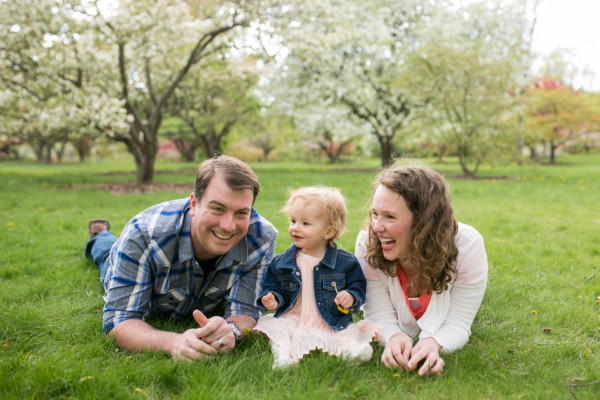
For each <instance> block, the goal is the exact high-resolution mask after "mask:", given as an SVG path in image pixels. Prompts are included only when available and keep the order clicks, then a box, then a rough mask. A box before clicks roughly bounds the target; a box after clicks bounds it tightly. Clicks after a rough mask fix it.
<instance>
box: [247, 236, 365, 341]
mask: <svg viewBox="0 0 600 400" xmlns="http://www.w3.org/2000/svg"><path fill="white" fill-rule="evenodd" d="M296 250H297V249H296V246H295V245H291V246H290V247H289V248H288V249H287V250H286V251H285V252H284V253H281V254H278V255H277V256H275V258H274V259H273V261H271V263H270V264H269V268H268V270H267V273H266V275H265V278H264V281H263V286H262V291H261V292H260V294H259V296H258V300H257V302H258V305H259V307H260V308H261V309H262V310H266V309H265V308H264V307H263V306H262V303H261V301H260V299H262V297H263V296H265V295H266V294H268V293H273V295H274V296H275V297H276V298H277V302H278V303H279V304H278V305H277V308H276V311H275V317H279V316H281V315H283V314H285V313H286V312H287V311H289V310H290V309H291V308H292V306H293V305H294V303H295V302H296V299H297V298H298V294H300V289H301V286H302V276H301V274H300V269H299V268H298V265H297V264H296ZM313 278H314V291H315V301H316V303H317V309H318V310H319V314H321V317H322V318H323V319H324V320H325V322H327V324H328V325H329V326H330V327H331V328H332V329H334V330H338V331H339V330H342V329H345V328H346V327H347V326H348V325H350V324H351V323H352V313H353V312H356V311H357V310H358V309H359V308H360V307H361V306H362V305H363V303H364V301H365V294H366V291H367V281H366V279H365V276H364V274H363V272H362V269H361V267H360V264H359V263H358V260H357V259H356V257H355V256H354V254H352V253H349V252H347V251H345V250H341V249H338V248H335V247H330V246H328V247H327V251H326V252H325V257H323V259H322V260H321V261H320V262H319V264H317V265H316V266H315V267H314V269H313ZM334 282H335V286H336V287H337V290H338V291H340V292H341V291H342V290H346V291H348V292H349V293H350V294H352V296H354V299H355V301H354V304H352V306H351V307H350V313H348V314H344V313H343V312H341V311H340V310H338V309H337V305H336V304H335V303H334V299H335V297H336V296H337V293H336V291H335V289H336V288H335V287H334V286H333V285H332V284H333V283H334Z"/></svg>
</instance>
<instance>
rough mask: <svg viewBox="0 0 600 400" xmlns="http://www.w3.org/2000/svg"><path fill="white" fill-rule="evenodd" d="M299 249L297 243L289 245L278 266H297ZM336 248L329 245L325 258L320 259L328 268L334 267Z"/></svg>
mask: <svg viewBox="0 0 600 400" xmlns="http://www.w3.org/2000/svg"><path fill="white" fill-rule="evenodd" d="M297 250H298V248H297V247H296V245H295V244H293V245H291V246H290V247H288V249H287V250H286V251H285V253H284V255H283V257H282V258H281V261H280V262H279V264H277V268H288V269H294V268H296V251H297ZM335 250H336V247H331V246H327V250H326V251H325V256H324V257H323V259H322V260H321V261H319V264H320V265H323V266H325V267H327V268H331V269H334V268H335V262H336V258H337V252H336V251H335Z"/></svg>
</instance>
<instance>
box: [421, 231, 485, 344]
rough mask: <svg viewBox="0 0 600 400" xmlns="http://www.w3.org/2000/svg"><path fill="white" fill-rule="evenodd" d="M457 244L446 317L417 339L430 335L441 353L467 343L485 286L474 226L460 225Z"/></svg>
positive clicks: (482, 256)
mask: <svg viewBox="0 0 600 400" xmlns="http://www.w3.org/2000/svg"><path fill="white" fill-rule="evenodd" d="M457 246H458V257H457V276H456V279H455V281H454V283H453V285H452V287H451V288H450V296H449V307H448V313H447V315H446V318H445V320H444V322H443V323H442V325H441V326H440V327H439V329H438V330H437V331H436V332H433V333H432V332H427V331H426V329H423V330H422V331H421V333H420V334H419V339H423V338H425V337H433V338H434V339H435V340H436V341H437V342H438V343H439V344H440V345H441V346H443V349H442V351H443V352H451V351H454V350H458V349H460V348H462V347H463V346H464V345H465V344H466V343H467V341H468V340H469V336H470V335H471V325H472V324H473V319H474V318H475V315H476V314H477V311H478V310H479V306H480V305H481V302H482V300H483V296H484V294H485V289H486V286H487V276H488V263H487V255H486V252H485V247H484V242H483V237H482V236H481V235H480V234H479V232H477V230H475V229H474V228H472V227H470V226H468V225H464V224H460V229H459V236H458V237H457Z"/></svg>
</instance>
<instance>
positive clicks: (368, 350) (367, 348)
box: [345, 343, 373, 361]
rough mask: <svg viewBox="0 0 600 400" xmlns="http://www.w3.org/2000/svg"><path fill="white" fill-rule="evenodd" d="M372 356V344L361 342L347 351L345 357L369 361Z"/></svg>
mask: <svg viewBox="0 0 600 400" xmlns="http://www.w3.org/2000/svg"><path fill="white" fill-rule="evenodd" d="M371 356H373V348H372V347H371V345H370V344H369V343H361V344H359V345H358V346H356V347H354V348H353V349H352V350H350V351H349V352H348V353H346V355H345V358H346V359H347V360H360V361H369V360H370V359H371Z"/></svg>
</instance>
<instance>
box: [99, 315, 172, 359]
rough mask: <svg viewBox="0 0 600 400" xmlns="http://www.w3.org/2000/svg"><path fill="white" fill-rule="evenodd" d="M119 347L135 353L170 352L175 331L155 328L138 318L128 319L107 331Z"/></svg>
mask: <svg viewBox="0 0 600 400" xmlns="http://www.w3.org/2000/svg"><path fill="white" fill-rule="evenodd" d="M108 335H109V336H111V337H112V338H114V340H115V341H116V342H117V345H118V346H119V348H121V349H123V350H127V351H131V352H135V353H139V352H142V351H144V350H154V351H165V352H167V353H171V354H172V351H173V349H172V348H171V347H172V344H173V343H174V342H175V337H176V336H177V333H173V332H166V331H161V330H158V329H155V328H153V327H151V326H150V325H148V324H147V323H145V322H144V321H142V320H139V319H129V320H127V321H123V322H121V323H120V324H118V325H117V326H115V327H114V328H113V329H112V330H111V331H110V332H109V333H108Z"/></svg>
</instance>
